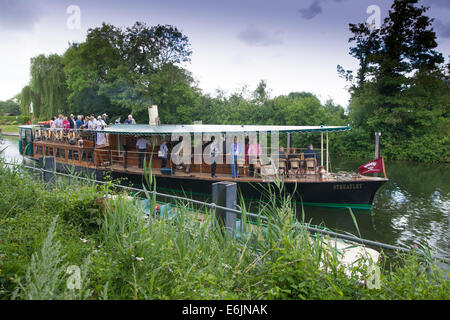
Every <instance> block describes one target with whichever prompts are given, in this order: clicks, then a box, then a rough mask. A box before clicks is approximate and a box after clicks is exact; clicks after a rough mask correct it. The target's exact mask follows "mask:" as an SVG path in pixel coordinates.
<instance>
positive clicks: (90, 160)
mask: <svg viewBox="0 0 450 320" xmlns="http://www.w3.org/2000/svg"><path fill="white" fill-rule="evenodd" d="M87 160H88V162H90V163H94V159H93V158H92V151H88V152H87Z"/></svg>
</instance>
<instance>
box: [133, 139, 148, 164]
mask: <svg viewBox="0 0 450 320" xmlns="http://www.w3.org/2000/svg"><path fill="white" fill-rule="evenodd" d="M147 144H150V142H148V140H147V139H144V137H140V138H139V139H138V141H137V142H136V148H137V150H138V152H139V168H143V167H144V159H145V160H146V157H145V154H146V152H147Z"/></svg>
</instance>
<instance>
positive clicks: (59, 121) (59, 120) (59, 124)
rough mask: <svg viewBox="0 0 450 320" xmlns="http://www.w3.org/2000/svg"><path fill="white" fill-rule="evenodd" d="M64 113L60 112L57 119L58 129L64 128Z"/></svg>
mask: <svg viewBox="0 0 450 320" xmlns="http://www.w3.org/2000/svg"><path fill="white" fill-rule="evenodd" d="M63 121H64V119H63V115H62V114H60V115H58V118H57V119H56V120H55V125H56V128H57V129H62V128H63Z"/></svg>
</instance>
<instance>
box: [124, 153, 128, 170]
mask: <svg viewBox="0 0 450 320" xmlns="http://www.w3.org/2000/svg"><path fill="white" fill-rule="evenodd" d="M127 160H128V150H127V149H125V153H124V158H123V168H124V169H125V170H127Z"/></svg>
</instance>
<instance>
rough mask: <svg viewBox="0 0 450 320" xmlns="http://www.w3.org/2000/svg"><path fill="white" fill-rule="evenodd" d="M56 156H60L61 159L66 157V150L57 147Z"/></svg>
mask: <svg viewBox="0 0 450 320" xmlns="http://www.w3.org/2000/svg"><path fill="white" fill-rule="evenodd" d="M56 156H57V157H60V158H61V159H65V158H66V150H65V149H60V148H57V149H56Z"/></svg>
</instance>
